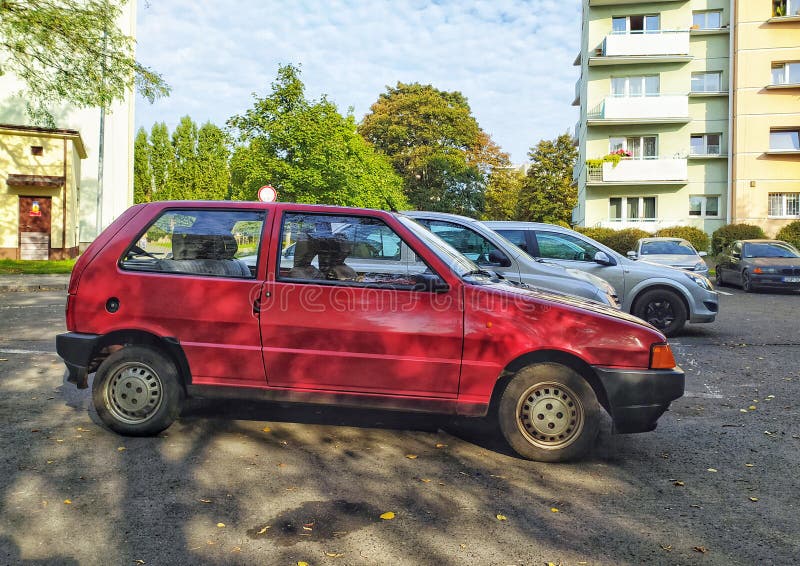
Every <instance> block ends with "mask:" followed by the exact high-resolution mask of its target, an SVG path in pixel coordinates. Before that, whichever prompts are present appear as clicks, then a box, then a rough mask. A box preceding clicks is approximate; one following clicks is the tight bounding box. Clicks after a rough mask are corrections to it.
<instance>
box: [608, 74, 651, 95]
mask: <svg viewBox="0 0 800 566" xmlns="http://www.w3.org/2000/svg"><path fill="white" fill-rule="evenodd" d="M660 92H661V81H660V80H659V78H658V75H647V76H641V77H611V96H617V97H623V96H658V95H659V94H660Z"/></svg>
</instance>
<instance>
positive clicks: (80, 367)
mask: <svg viewBox="0 0 800 566" xmlns="http://www.w3.org/2000/svg"><path fill="white" fill-rule="evenodd" d="M99 339H100V336H98V335H97V334H80V333H78V332H67V333H66V334H59V335H58V336H56V352H58V355H59V356H61V357H62V358H63V359H64V364H65V365H66V366H67V370H68V372H69V375H68V376H67V381H69V382H70V383H74V384H75V385H77V386H78V389H86V388H87V387H88V386H89V382H88V375H89V364H90V363H91V361H92V353H93V352H94V350H95V345H96V344H97V341H98V340H99Z"/></svg>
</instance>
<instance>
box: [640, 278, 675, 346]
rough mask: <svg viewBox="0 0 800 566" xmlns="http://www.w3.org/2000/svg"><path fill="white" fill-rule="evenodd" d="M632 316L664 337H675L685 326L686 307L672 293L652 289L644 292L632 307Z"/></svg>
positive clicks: (665, 290) (666, 290)
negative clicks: (647, 324) (656, 329)
mask: <svg viewBox="0 0 800 566" xmlns="http://www.w3.org/2000/svg"><path fill="white" fill-rule="evenodd" d="M633 314H634V315H635V316H638V317H639V318H641V319H642V320H646V321H647V322H649V323H650V324H652V325H653V326H655V327H656V328H658V329H659V330H660V331H661V332H663V333H664V335H666V336H675V335H676V334H677V333H678V332H680V331H681V330H682V329H683V327H684V325H685V324H686V318H687V313H686V305H684V303H683V300H682V299H681V298H680V297H679V296H678V294H677V293H675V292H674V291H670V290H668V289H653V290H652V291H646V292H645V293H643V294H642V295H641V296H640V297H639V298H638V299H636V303H635V304H634V307H633Z"/></svg>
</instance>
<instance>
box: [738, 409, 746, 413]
mask: <svg viewBox="0 0 800 566" xmlns="http://www.w3.org/2000/svg"><path fill="white" fill-rule="evenodd" d="M739 412H740V413H746V412H747V409H739Z"/></svg>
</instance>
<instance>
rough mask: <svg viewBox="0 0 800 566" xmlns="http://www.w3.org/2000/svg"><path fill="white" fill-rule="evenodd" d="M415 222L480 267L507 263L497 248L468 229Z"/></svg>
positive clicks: (440, 223)
mask: <svg viewBox="0 0 800 566" xmlns="http://www.w3.org/2000/svg"><path fill="white" fill-rule="evenodd" d="M417 222H419V223H420V224H422V225H423V226H425V227H426V228H427V229H428V230H430V231H431V232H433V233H434V234H436V235H437V236H439V237H440V238H441V239H442V240H444V241H445V242H447V243H448V244H450V245H451V246H453V247H454V248H455V249H456V250H458V251H459V252H461V253H462V254H464V255H465V256H466V257H468V258H469V259H471V260H472V261H474V262H475V263H477V264H478V265H480V266H482V267H501V266H502V265H503V264H504V263H505V262H506V261H508V258H507V257H506V254H504V253H503V252H501V251H500V250H499V249H497V246H495V245H494V244H492V243H491V242H490V241H489V240H487V239H486V238H484V237H483V236H481V235H480V234H478V233H477V232H475V231H473V230H470V229H469V228H466V227H464V226H460V225H458V224H455V223H453V222H446V221H444V220H425V219H419V220H417ZM498 259H502V260H503V261H497V260H498ZM505 265H511V264H510V263H505Z"/></svg>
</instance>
